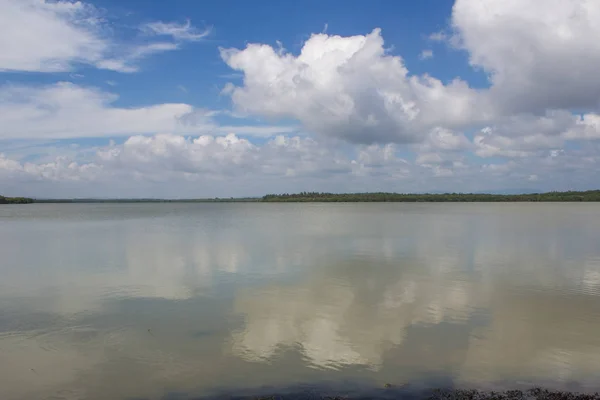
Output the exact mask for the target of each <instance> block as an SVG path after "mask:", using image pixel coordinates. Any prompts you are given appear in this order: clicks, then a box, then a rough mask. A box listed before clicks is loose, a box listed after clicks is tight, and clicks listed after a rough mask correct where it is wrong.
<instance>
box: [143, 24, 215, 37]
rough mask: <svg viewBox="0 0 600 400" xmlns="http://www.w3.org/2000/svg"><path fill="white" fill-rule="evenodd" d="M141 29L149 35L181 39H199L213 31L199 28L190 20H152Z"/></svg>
mask: <svg viewBox="0 0 600 400" xmlns="http://www.w3.org/2000/svg"><path fill="white" fill-rule="evenodd" d="M141 30H142V31H143V32H144V33H146V34H148V35H157V36H171V37H172V38H173V39H175V40H180V41H198V40H202V39H204V38H205V37H207V36H208V35H209V34H210V33H211V28H206V29H204V30H199V29H198V28H196V27H194V26H193V25H192V23H191V21H190V20H187V21H186V22H185V23H182V24H180V23H177V22H162V21H157V22H150V23H147V24H145V25H143V26H142V27H141Z"/></svg>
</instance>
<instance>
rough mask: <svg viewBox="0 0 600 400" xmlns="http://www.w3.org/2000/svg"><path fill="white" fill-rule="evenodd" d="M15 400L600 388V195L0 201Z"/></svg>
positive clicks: (7, 384) (2, 377)
mask: <svg viewBox="0 0 600 400" xmlns="http://www.w3.org/2000/svg"><path fill="white" fill-rule="evenodd" d="M0 257H1V258H0V277H1V278H0V399H3V400H13V399H15V400H16V399H32V398H36V399H45V398H47V399H55V398H60V399H62V398H64V399H107V398H110V399H140V398H142V399H146V398H147V399H163V398H178V399H179V398H193V397H195V396H205V395H212V394H215V393H222V392H223V391H231V392H234V391H235V392H237V393H243V392H247V393H250V392H254V391H257V390H258V391H260V390H262V389H261V388H262V387H263V386H270V387H275V388H291V387H298V385H321V384H322V385H329V386H331V387H336V386H337V387H348V385H355V386H363V387H373V388H382V387H383V385H384V384H385V383H392V384H393V385H394V386H395V387H396V386H398V387H401V386H402V385H404V384H417V385H422V386H427V385H441V386H447V387H477V388H488V387H491V388H505V387H506V388H507V387H526V386H532V385H538V384H541V385H544V386H549V387H552V388H556V389H576V390H584V391H587V390H598V389H599V388H600V204H579V203H577V204H575V203H565V204H516V203H511V204H447V203H446V204H407V203H392V204H236V203H227V204H202V203H199V204H173V203H169V204H32V205H17V206H12V205H3V206H0Z"/></svg>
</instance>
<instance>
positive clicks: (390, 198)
mask: <svg viewBox="0 0 600 400" xmlns="http://www.w3.org/2000/svg"><path fill="white" fill-rule="evenodd" d="M262 201H263V202H509V201H511V202H515V201H531V202H536V201H600V190H589V191H586V192H548V193H534V194H510V195H508V194H476V193H443V194H428V193H425V194H410V193H406V194H403V193H345V194H334V193H316V192H302V193H297V194H269V195H266V196H264V197H263V198H262Z"/></svg>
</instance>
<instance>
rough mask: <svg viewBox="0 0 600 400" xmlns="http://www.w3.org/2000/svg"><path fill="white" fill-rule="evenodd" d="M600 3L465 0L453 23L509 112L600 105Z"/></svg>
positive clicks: (582, 0) (492, 93)
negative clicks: (599, 22)
mask: <svg viewBox="0 0 600 400" xmlns="http://www.w3.org/2000/svg"><path fill="white" fill-rule="evenodd" d="M598 21H600V2H598V1H596V0H570V1H564V0H547V1H543V2H542V1H539V0H519V1H516V0H512V1H505V0H457V1H456V3H455V5H454V8H453V12H452V25H453V27H454V29H455V30H456V37H455V38H456V40H457V42H458V43H459V46H460V47H462V48H464V49H465V50H466V51H468V53H469V58H470V62H471V64H472V65H473V66H477V67H481V68H483V69H484V71H485V72H487V73H488V74H489V75H490V80H491V83H492V87H491V89H490V91H489V96H490V98H491V99H492V101H493V102H494V103H495V104H496V106H497V107H498V108H499V109H500V110H501V112H502V113H514V112H518V113H523V112H529V111H531V112H543V111H544V110H549V109H550V110H552V109H597V108H598V107H599V106H600V81H598V80H597V79H595V76H596V75H597V70H598V65H600V42H599V41H598V40H597V38H598V37H599V36H600V24H598Z"/></svg>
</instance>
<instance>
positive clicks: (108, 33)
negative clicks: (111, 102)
mask: <svg viewBox="0 0 600 400" xmlns="http://www.w3.org/2000/svg"><path fill="white" fill-rule="evenodd" d="M146 26H152V27H154V29H155V34H159V32H161V33H160V34H161V35H169V36H171V37H172V38H173V39H175V40H177V42H178V43H179V42H181V41H195V40H198V39H199V38H200V37H202V35H205V33H204V32H197V31H196V30H195V28H194V27H193V26H192V25H191V23H190V22H189V21H188V22H187V23H186V24H184V25H177V24H169V23H163V22H157V23H150V24H148V25H146ZM178 43H171V42H157V43H120V42H119V40H117V39H116V38H115V35H114V32H113V27H112V26H111V25H110V24H109V23H108V22H107V21H106V20H105V19H104V18H103V14H102V12H101V11H99V10H98V9H96V8H95V7H94V6H93V5H91V4H87V3H84V2H80V1H77V2H75V1H71V0H63V1H48V0H2V1H0V72H1V71H27V72H64V71H72V70H74V69H75V67H76V66H77V65H78V64H86V65H91V66H94V67H96V68H99V69H107V70H113V71H118V72H124V73H131V72H136V71H137V70H138V69H139V67H138V65H137V63H138V62H139V61H140V60H141V59H143V58H146V57H149V56H151V55H154V54H157V53H160V52H164V51H171V50H175V49H177V48H178V47H179V44H178Z"/></svg>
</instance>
